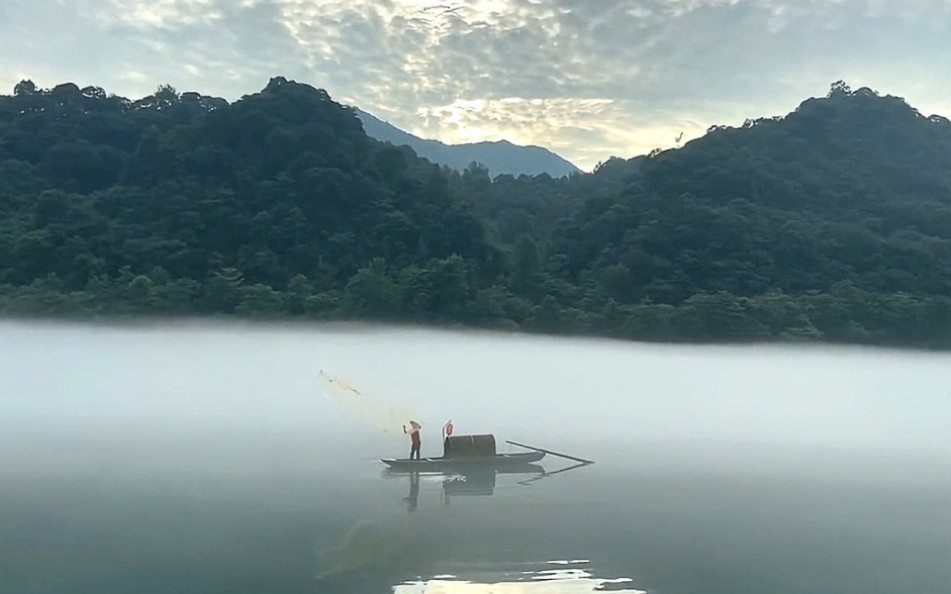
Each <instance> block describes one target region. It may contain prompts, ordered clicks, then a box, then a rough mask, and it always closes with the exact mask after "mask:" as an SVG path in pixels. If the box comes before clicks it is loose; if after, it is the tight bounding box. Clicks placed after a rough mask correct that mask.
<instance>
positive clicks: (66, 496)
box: [0, 322, 951, 594]
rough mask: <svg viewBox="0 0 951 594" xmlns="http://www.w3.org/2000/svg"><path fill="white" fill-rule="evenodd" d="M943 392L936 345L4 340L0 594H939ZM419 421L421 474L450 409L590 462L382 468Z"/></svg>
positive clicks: (948, 424)
mask: <svg viewBox="0 0 951 594" xmlns="http://www.w3.org/2000/svg"><path fill="white" fill-rule="evenodd" d="M321 370H323V371H324V372H325V374H327V376H329V377H332V378H335V379H337V380H340V381H341V382H343V383H342V384H341V385H346V386H349V387H352V388H353V391H352V394H351V395H352V397H353V398H354V400H353V401H348V400H346V397H347V395H348V391H347V390H341V391H336V392H334V391H328V390H327V389H326V386H325V385H324V386H322V381H321V375H320V373H321ZM948 386H951V356H949V355H947V354H940V353H921V352H899V351H885V350H865V349H849V348H830V347H811V348H788V347H766V346H744V347H710V346H696V347H688V346H665V345H643V344H632V343H624V342H612V341H594V340H576V339H553V338H542V337H526V336H520V335H504V334H489V333H457V332H436V331H428V330H418V329H395V328H374V327H345V326H331V327H320V326H303V327H290V326H280V325H274V326H267V325H260V326H247V325H238V324H234V325H224V324H217V325H200V324H179V325H154V326H147V325H144V326H126V327H120V328H109V327H103V326H84V325H55V324H26V323H12V322H8V323H2V324H0V485H2V488H0V591H2V592H31V593H33V592H37V593H38V592H43V593H46V592H76V591H90V592H92V591H95V592H129V591H136V592H183V591H189V592H208V591H227V592H354V593H358V592H359V593H367V594H372V593H374V592H393V591H396V592H399V593H400V594H405V593H408V592H425V593H428V594H432V593H433V592H446V593H449V594H471V593H482V592H489V591H490V590H489V589H488V588H489V586H486V584H495V585H494V586H492V587H493V588H495V591H498V592H511V593H513V594H535V593H542V592H545V593H554V592H557V593H562V592H564V593H576V592H591V591H596V590H595V589H596V588H601V589H606V590H614V591H622V592H636V591H649V592H658V593H669V592H683V593H686V592H704V593H719V592H723V593H727V592H730V593H732V594H735V593H747V592H749V593H753V592H766V591H768V592H774V593H786V592H788V593H794V592H795V593H799V592H803V593H805V592H821V591H828V592H833V591H834V592H843V593H852V592H854V593H856V594H858V593H859V592H861V593H863V594H864V593H868V592H873V593H874V592H883V593H884V592H889V593H891V592H915V593H927V592H934V593H939V592H940V593H946V592H947V591H948V590H947V585H948V584H949V583H951V569H949V564H948V563H947V559H951V473H948V472H947V468H948V467H949V462H951V407H949V406H948ZM403 415H405V416H409V415H413V416H414V417H418V418H415V420H417V421H419V422H420V423H421V424H422V425H423V432H422V436H423V447H422V449H423V455H424V456H427V455H429V456H437V455H440V454H441V446H440V443H439V442H440V439H439V431H440V428H441V427H442V425H443V424H444V423H445V422H446V421H447V420H449V419H452V420H453V423H454V426H455V431H456V433H457V434H470V433H476V434H478V433H492V434H494V435H495V436H496V439H497V442H498V444H499V448H500V450H502V451H520V450H519V449H518V448H515V447H514V446H509V445H507V444H506V443H505V440H514V441H518V442H521V443H527V444H531V445H535V446H539V447H543V448H549V449H552V450H555V451H559V452H565V453H568V454H572V455H576V456H580V457H583V458H589V459H593V460H595V461H596V464H594V465H592V466H586V467H583V468H578V469H574V470H570V471H568V472H564V473H559V474H554V472H556V471H558V470H560V469H563V468H565V467H568V466H570V465H571V464H572V463H571V462H570V461H567V460H560V459H558V458H554V457H551V456H549V457H546V458H545V459H544V460H543V461H542V462H541V464H540V466H541V467H542V469H543V470H544V472H546V473H547V474H548V476H546V475H542V474H540V473H539V472H535V471H533V472H532V473H525V474H498V475H494V474H493V475H491V476H470V477H446V476H441V475H423V476H418V477H416V478H413V477H411V476H408V475H399V474H393V473H386V472H384V471H383V465H382V464H381V463H380V462H379V459H380V458H382V457H405V456H406V455H407V454H408V453H409V444H408V440H407V439H406V437H405V436H404V435H403V434H402V432H401V431H400V430H399V425H400V424H402V423H406V422H408V421H409V419H399V418H398V417H400V416H403ZM414 481H418V482H414Z"/></svg>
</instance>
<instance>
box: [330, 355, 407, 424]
mask: <svg viewBox="0 0 951 594" xmlns="http://www.w3.org/2000/svg"><path fill="white" fill-rule="evenodd" d="M320 391H321V393H322V394H323V396H324V397H325V398H327V399H328V400H330V401H331V402H333V403H334V404H335V405H336V406H337V407H338V408H340V409H341V410H342V411H343V412H344V413H346V414H347V415H348V416H349V417H350V418H352V419H353V420H355V421H357V422H358V423H361V424H363V425H366V426H369V427H373V428H374V429H377V430H379V431H381V432H383V433H385V434H387V435H389V436H392V437H393V438H394V439H401V440H404V439H406V436H405V435H403V425H406V426H407V427H409V422H410V420H415V421H416V422H421V421H420V416H419V413H418V412H416V411H415V410H413V408H412V407H409V406H406V405H403V404H399V403H397V402H393V401H391V400H387V399H386V398H383V397H381V396H376V395H373V394H367V393H365V392H363V391H361V390H359V389H357V388H356V387H355V386H354V385H353V384H352V383H350V382H349V381H347V380H345V379H343V378H341V377H338V376H331V375H328V374H327V373H324V371H323V370H321V372H320Z"/></svg>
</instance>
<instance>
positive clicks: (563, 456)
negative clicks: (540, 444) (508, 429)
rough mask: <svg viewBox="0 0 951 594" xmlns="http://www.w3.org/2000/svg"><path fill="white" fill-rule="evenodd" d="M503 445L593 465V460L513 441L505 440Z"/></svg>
mask: <svg viewBox="0 0 951 594" xmlns="http://www.w3.org/2000/svg"><path fill="white" fill-rule="evenodd" d="M505 443H510V444H512V445H513V446H518V447H520V448H525V449H526V450H535V451H536V452H545V453H546V454H551V455H552V456H558V457H559V458H567V459H568V460H574V461H575V462H581V463H583V464H594V460H585V459H584V458H577V457H575V456H569V455H568V454H559V453H558V452H553V451H551V450H545V449H542V448H536V447H535V446H530V445H525V444H524V443H516V442H514V441H508V440H506V441H505Z"/></svg>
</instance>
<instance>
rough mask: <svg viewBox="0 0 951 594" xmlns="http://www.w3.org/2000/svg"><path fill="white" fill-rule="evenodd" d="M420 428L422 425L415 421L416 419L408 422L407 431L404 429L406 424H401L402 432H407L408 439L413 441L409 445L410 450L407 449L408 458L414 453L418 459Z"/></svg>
mask: <svg viewBox="0 0 951 594" xmlns="http://www.w3.org/2000/svg"><path fill="white" fill-rule="evenodd" d="M422 428H423V426H422V425H420V424H419V423H417V422H416V421H410V422H409V431H407V430H406V425H403V433H409V438H410V441H412V443H413V445H412V447H410V450H409V459H410V460H412V459H413V456H414V455H415V459H416V460H419V446H420V443H421V442H420V439H419V430H420V429H422Z"/></svg>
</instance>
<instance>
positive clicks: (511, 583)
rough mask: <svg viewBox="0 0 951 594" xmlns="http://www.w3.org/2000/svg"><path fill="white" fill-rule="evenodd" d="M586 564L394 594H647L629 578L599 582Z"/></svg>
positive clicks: (422, 585)
mask: <svg viewBox="0 0 951 594" xmlns="http://www.w3.org/2000/svg"><path fill="white" fill-rule="evenodd" d="M587 563H588V562H587V561H584V560H572V561H549V563H548V564H549V565H562V566H570V565H574V566H576V567H565V568H562V569H537V570H525V569H522V570H521V571H517V572H515V571H508V572H500V574H499V575H498V576H495V577H494V578H493V577H492V576H490V575H485V576H482V577H481V578H480V579H479V580H478V581H476V580H468V579H463V578H461V577H459V576H455V575H441V576H435V577H433V578H432V579H429V580H425V581H423V580H417V581H407V582H404V583H402V584H398V585H396V586H394V587H393V592H394V594H584V593H586V592H608V591H610V592H617V593H619V594H646V592H645V591H644V590H636V589H632V588H630V587H628V586H629V585H630V583H631V582H632V580H631V579H630V578H626V577H622V578H614V579H608V578H598V577H595V576H594V574H593V573H592V572H591V571H590V569H589V568H587V567H585V565H586V564H587Z"/></svg>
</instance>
